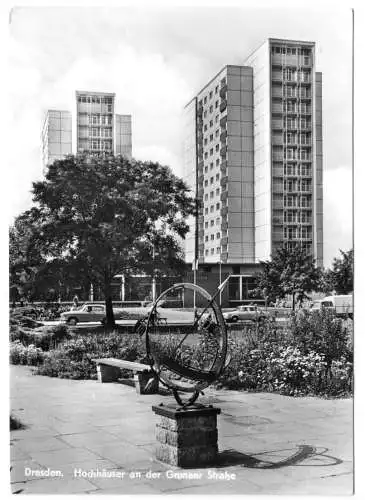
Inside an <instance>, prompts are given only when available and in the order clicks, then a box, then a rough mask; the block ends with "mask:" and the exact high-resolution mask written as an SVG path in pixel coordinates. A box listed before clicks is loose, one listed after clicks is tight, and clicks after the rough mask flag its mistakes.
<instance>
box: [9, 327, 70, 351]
mask: <svg viewBox="0 0 365 500" xmlns="http://www.w3.org/2000/svg"><path fill="white" fill-rule="evenodd" d="M71 338H72V335H71V333H70V331H69V329H68V327H67V326H66V325H56V326H52V327H46V328H43V329H42V330H37V331H34V330H32V329H28V328H24V327H21V326H19V325H18V326H17V327H16V328H13V329H12V330H11V331H10V341H11V342H15V341H17V340H18V341H19V342H21V343H22V344H23V345H24V346H28V345H35V346H36V347H39V348H40V349H42V350H43V351H48V350H49V349H54V348H55V347H57V345H58V344H60V343H61V342H63V341H64V340H67V339H71Z"/></svg>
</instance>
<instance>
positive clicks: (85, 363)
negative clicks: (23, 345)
mask: <svg viewBox="0 0 365 500" xmlns="http://www.w3.org/2000/svg"><path fill="white" fill-rule="evenodd" d="M143 356H144V352H143V345H142V342H141V339H140V338H139V337H138V336H136V335H123V336H121V335H118V334H116V333H111V334H108V335H94V334H92V335H88V336H82V337H78V338H76V339H71V340H68V341H67V342H64V343H63V344H61V345H60V346H59V347H58V348H57V349H55V350H53V351H50V352H48V353H47V354H46V356H45V357H44V362H43V365H42V366H39V368H38V370H37V373H38V374H40V375H49V376H51V377H63V378H77V379H95V378H96V368H95V363H94V362H93V361H92V360H93V359H94V358H109V357H113V358H119V359H126V360H129V361H136V360H137V359H141V358H142V357H143ZM126 375H131V374H130V372H126Z"/></svg>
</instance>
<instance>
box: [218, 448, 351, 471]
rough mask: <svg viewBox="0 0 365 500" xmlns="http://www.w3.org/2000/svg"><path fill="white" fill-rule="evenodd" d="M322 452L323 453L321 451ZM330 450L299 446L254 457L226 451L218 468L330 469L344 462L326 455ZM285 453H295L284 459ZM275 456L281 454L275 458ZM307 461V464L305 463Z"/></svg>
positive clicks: (220, 454)
mask: <svg viewBox="0 0 365 500" xmlns="http://www.w3.org/2000/svg"><path fill="white" fill-rule="evenodd" d="M321 450H322V451H321ZM327 451H328V448H316V447H315V446H310V445H306V444H305V445H298V446H297V449H296V448H289V449H279V450H271V451H264V452H261V453H255V454H254V455H246V454H245V453H241V452H239V451H236V450H224V451H222V452H221V453H219V455H218V463H217V465H216V466H217V467H229V466H233V465H241V466H243V467H248V468H252V469H280V468H282V467H288V466H291V465H296V466H301V467H313V466H314V467H328V466H333V465H339V464H341V463H342V460H340V459H339V458H336V457H332V456H330V455H326V454H325V453H326V452H327ZM285 452H287V453H288V452H293V453H291V454H290V455H289V456H287V457H285V458H283V457H282V455H283V453H285ZM275 454H280V456H278V457H277V460H276V459H275V457H273V456H274V455H275ZM304 461H306V463H303V462H304Z"/></svg>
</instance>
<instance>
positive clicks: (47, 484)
mask: <svg viewBox="0 0 365 500" xmlns="http://www.w3.org/2000/svg"><path fill="white" fill-rule="evenodd" d="M18 487H20V488H22V489H23V491H22V493H31V494H39V493H42V494H47V493H48V494H56V493H61V494H67V493H86V492H89V491H95V490H97V487H96V486H95V485H93V484H92V483H90V481H87V480H86V479H69V478H66V479H56V478H52V479H39V480H37V481H27V482H26V483H15V484H14V485H12V491H14V490H15V489H16V488H18Z"/></svg>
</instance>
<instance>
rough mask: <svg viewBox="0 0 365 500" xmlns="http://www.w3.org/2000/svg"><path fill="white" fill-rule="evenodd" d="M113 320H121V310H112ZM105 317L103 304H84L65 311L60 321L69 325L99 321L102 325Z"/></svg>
mask: <svg viewBox="0 0 365 500" xmlns="http://www.w3.org/2000/svg"><path fill="white" fill-rule="evenodd" d="M113 312H114V317H115V319H121V318H122V310H121V309H113ZM105 317H106V312H105V305H103V304H84V305H83V306H81V307H79V308H78V309H74V310H71V311H66V312H63V313H62V314H61V321H62V322H66V323H68V324H69V325H77V323H85V322H89V321H94V322H96V321H100V322H101V323H104V321H105Z"/></svg>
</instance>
